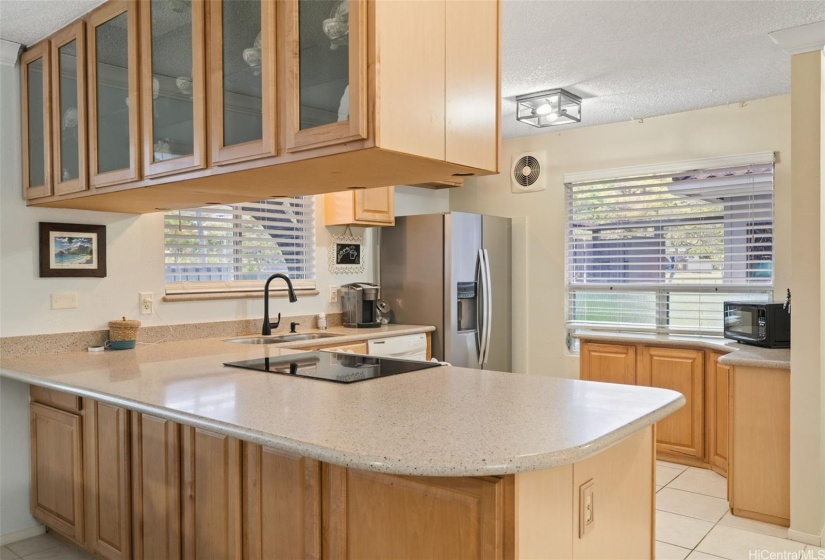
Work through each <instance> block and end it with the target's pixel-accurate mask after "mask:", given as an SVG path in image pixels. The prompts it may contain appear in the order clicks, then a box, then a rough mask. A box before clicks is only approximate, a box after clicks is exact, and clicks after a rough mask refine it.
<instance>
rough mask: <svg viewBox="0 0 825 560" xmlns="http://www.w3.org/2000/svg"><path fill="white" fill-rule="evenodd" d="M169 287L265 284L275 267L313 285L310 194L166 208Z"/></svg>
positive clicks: (198, 289) (225, 288)
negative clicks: (189, 207) (167, 209)
mask: <svg viewBox="0 0 825 560" xmlns="http://www.w3.org/2000/svg"><path fill="white" fill-rule="evenodd" d="M164 231H165V244H166V250H165V257H166V258H165V260H166V292H167V293H206V292H231V291H250V290H263V283H264V281H265V280H266V279H267V278H268V277H269V276H270V275H271V274H273V273H275V272H282V273H284V274H286V275H288V276H289V278H290V279H291V280H292V281H293V284H294V285H295V287H296V288H299V287H300V288H314V287H315V205H314V198H313V197H312V196H305V197H295V198H281V199H275V200H266V201H263V202H245V203H242V204H231V205H223V206H208V207H204V208H194V209H191V210H181V211H172V212H167V213H166V217H165V227H164Z"/></svg>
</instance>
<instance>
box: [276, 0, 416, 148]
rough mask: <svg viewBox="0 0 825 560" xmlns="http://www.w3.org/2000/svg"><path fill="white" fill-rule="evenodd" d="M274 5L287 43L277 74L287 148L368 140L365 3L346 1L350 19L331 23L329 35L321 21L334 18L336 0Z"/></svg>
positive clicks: (293, 0) (296, 0)
mask: <svg viewBox="0 0 825 560" xmlns="http://www.w3.org/2000/svg"><path fill="white" fill-rule="evenodd" d="M276 4H277V5H278V8H279V10H280V12H279V15H278V18H279V30H280V32H281V33H282V36H283V37H284V40H285V42H284V43H282V44H284V45H286V48H285V49H283V51H282V55H283V56H282V60H283V68H284V71H283V72H282V73H281V74H280V78H281V85H282V89H281V91H282V92H283V95H284V97H285V99H284V106H285V118H286V123H285V129H286V149H287V151H288V152H297V151H301V150H306V149H310V148H318V147H322V146H329V145H334V144H341V143H344V142H350V141H354V140H362V139H365V138H367V95H368V94H367V5H368V3H367V1H366V0H349V15H348V18H346V19H342V18H341V17H339V18H338V19H339V21H338V23H334V24H332V25H330V28H329V36H328V35H327V34H326V33H324V28H323V27H322V25H326V23H325V20H327V19H335V18H334V17H333V16H332V15H331V14H330V10H331V8H332V7H333V5H334V3H332V2H318V1H317V0H286V1H284V2H276ZM339 6H340V5H339ZM399 27H400V28H402V29H403V28H406V27H407V24H406V22H405V23H404V24H402V25H400V26H399ZM330 36H333V37H335V39H331V38H330Z"/></svg>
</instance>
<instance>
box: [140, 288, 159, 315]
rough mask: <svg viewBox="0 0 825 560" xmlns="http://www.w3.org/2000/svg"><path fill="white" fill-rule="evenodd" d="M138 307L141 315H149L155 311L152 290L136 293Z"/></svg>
mask: <svg viewBox="0 0 825 560" xmlns="http://www.w3.org/2000/svg"><path fill="white" fill-rule="evenodd" d="M138 309H140V314H141V315H151V314H152V313H154V312H155V295H154V294H153V293H152V292H139V293H138Z"/></svg>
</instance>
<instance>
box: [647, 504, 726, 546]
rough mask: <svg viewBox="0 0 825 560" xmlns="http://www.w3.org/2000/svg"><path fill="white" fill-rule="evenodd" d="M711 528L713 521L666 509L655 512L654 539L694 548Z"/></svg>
mask: <svg viewBox="0 0 825 560" xmlns="http://www.w3.org/2000/svg"><path fill="white" fill-rule="evenodd" d="M712 528H713V523H709V522H707V521H702V520H701V519H694V518H692V517H685V516H684V515H676V514H675V513H668V512H666V511H657V512H656V540H657V541H662V542H664V543H667V544H672V545H675V546H681V547H683V548H688V549H691V548H695V547H696V545H697V544H699V541H701V540H702V539H703V538H704V537H705V535H707V534H708V532H709V531H710V530H711V529H712Z"/></svg>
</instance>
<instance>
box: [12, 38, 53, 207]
mask: <svg viewBox="0 0 825 560" xmlns="http://www.w3.org/2000/svg"><path fill="white" fill-rule="evenodd" d="M49 58H50V53H49V42H48V41H45V42H43V43H41V44H39V45H36V46H34V47H31V48H30V49H28V50H27V51H26V52H24V53H23V55H22V56H21V57H20V68H21V76H20V77H21V82H20V83H21V87H20V94H21V107H20V108H21V113H22V116H23V122H22V132H23V139H22V140H23V146H22V147H23V196H24V197H25V198H27V199H31V198H42V197H44V196H50V195H51V194H52V169H51V145H50V143H51V120H50V117H51V115H50V110H49V109H50V106H51V100H50V99H49V90H50V88H49V83H50V81H51V80H50V76H49V69H50V65H49Z"/></svg>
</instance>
